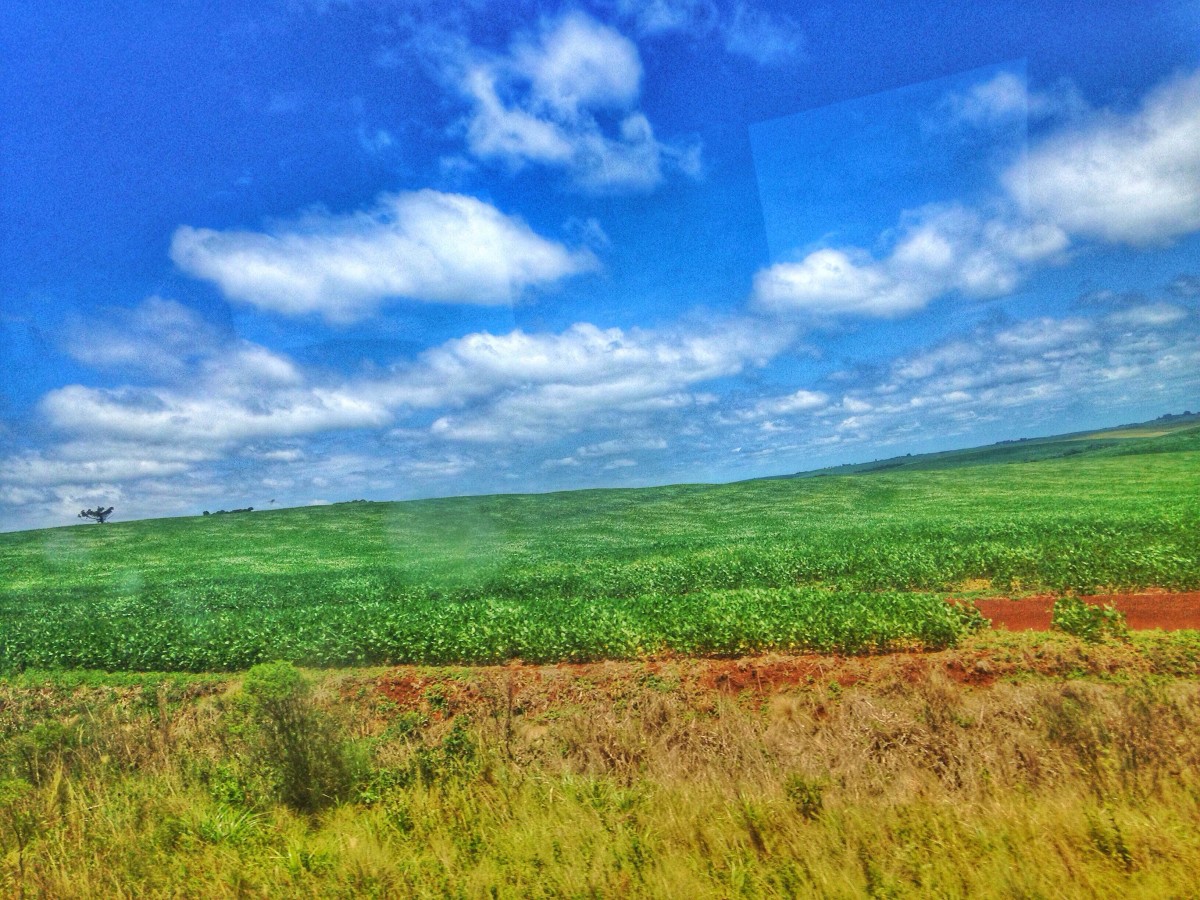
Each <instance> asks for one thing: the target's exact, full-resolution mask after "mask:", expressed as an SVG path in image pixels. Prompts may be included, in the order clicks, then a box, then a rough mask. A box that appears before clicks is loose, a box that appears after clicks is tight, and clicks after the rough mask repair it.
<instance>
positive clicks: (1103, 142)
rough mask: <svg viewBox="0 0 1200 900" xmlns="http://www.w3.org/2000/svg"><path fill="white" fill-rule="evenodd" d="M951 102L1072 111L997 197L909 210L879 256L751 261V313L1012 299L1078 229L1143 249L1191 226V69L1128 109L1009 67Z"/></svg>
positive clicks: (1197, 170)
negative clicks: (1104, 105)
mask: <svg viewBox="0 0 1200 900" xmlns="http://www.w3.org/2000/svg"><path fill="white" fill-rule="evenodd" d="M947 103H948V104H949V107H950V109H951V113H952V115H953V116H955V117H957V118H958V119H960V120H964V121H968V120H969V121H973V122H975V123H977V124H980V123H986V122H991V121H996V120H998V119H1002V118H1004V117H1011V116H1016V115H1021V114H1026V113H1027V114H1029V115H1034V114H1035V113H1036V114H1037V115H1038V116H1043V117H1045V116H1051V115H1059V114H1062V113H1064V112H1066V111H1069V112H1071V113H1072V115H1073V116H1074V118H1073V119H1072V120H1071V122H1070V124H1068V125H1066V126H1065V127H1060V128H1059V129H1057V130H1056V131H1054V132H1052V133H1051V134H1049V135H1048V136H1047V137H1045V138H1043V139H1041V140H1040V141H1039V142H1037V143H1035V144H1034V145H1033V147H1032V148H1031V149H1030V151H1029V152H1028V154H1027V155H1026V156H1025V157H1024V158H1023V159H1022V160H1021V161H1019V162H1017V163H1015V164H1013V165H1011V166H1010V167H1009V168H1008V169H1006V170H1005V171H1004V172H1003V173H1002V175H1001V178H1000V185H999V187H1000V188H1002V189H1003V191H1004V193H1003V194H1001V195H999V196H997V197H995V198H993V199H992V200H991V201H990V202H988V203H987V204H984V205H981V206H979V207H974V208H973V207H968V206H965V205H962V204H937V205H930V206H926V207H923V208H921V209H917V210H910V211H908V212H906V213H904V214H903V215H902V216H901V220H900V223H899V225H898V226H897V228H895V229H893V230H892V231H890V232H888V233H885V234H883V235H881V237H880V244H881V245H882V246H883V247H884V248H885V249H884V252H882V253H875V254H873V253H871V252H870V251H868V250H866V249H864V248H860V247H820V248H818V249H816V250H813V251H811V252H809V253H808V254H806V255H805V256H804V257H803V258H801V259H799V260H798V261H785V262H779V263H776V264H774V265H772V266H770V267H768V268H766V269H763V270H761V271H760V272H758V273H757V275H756V276H755V279H754V301H755V303H756V304H757V305H758V306H759V307H760V308H762V309H766V310H770V311H773V312H777V313H804V314H807V315H809V316H813V317H817V318H819V317H822V316H865V317H880V318H891V317H899V316H904V315H908V314H911V313H913V312H916V311H917V310H920V309H923V308H924V307H925V306H927V305H928V304H929V303H930V302H931V301H932V300H934V299H936V298H938V297H941V296H944V295H958V296H962V297H966V298H987V297H999V296H1004V295H1005V294H1009V293H1011V292H1012V291H1014V290H1015V289H1016V288H1017V287H1018V286H1019V285H1020V283H1021V281H1022V279H1024V278H1025V277H1026V276H1027V275H1028V273H1029V272H1031V271H1032V270H1033V269H1034V268H1036V267H1037V266H1040V265H1045V264H1054V263H1059V262H1062V261H1065V260H1066V258H1067V256H1066V254H1067V252H1068V250H1069V249H1070V247H1071V244H1072V241H1073V239H1076V238H1092V239H1099V240H1102V241H1107V242H1113V243H1126V244H1132V245H1139V246H1140V245H1147V244H1161V243H1164V242H1169V241H1170V240H1172V239H1173V238H1176V237H1179V236H1181V235H1183V234H1187V233H1191V232H1194V231H1196V230H1198V229H1200V72H1197V73H1194V74H1192V75H1189V76H1186V77H1179V78H1175V79H1173V80H1171V81H1168V82H1166V83H1165V84H1163V85H1161V86H1160V87H1158V88H1157V89H1155V90H1154V91H1152V92H1151V93H1150V94H1149V95H1148V96H1147V97H1146V99H1145V101H1144V102H1143V103H1142V105H1141V106H1140V107H1139V109H1137V110H1136V111H1135V112H1133V113H1131V114H1128V115H1118V114H1115V113H1096V114H1089V115H1086V116H1085V115H1083V110H1084V109H1085V107H1084V105H1083V101H1082V100H1080V99H1079V97H1078V95H1077V94H1075V93H1074V91H1073V89H1070V88H1069V86H1064V87H1061V88H1060V89H1058V90H1057V91H1056V92H1050V93H1044V94H1031V93H1030V92H1029V91H1028V90H1027V89H1026V85H1025V82H1024V80H1023V79H1022V78H1020V77H1019V76H1017V75H1016V74H1014V73H1011V72H1001V73H998V74H997V75H995V76H994V77H992V78H991V79H989V80H987V81H983V82H980V83H979V84H977V85H975V86H974V87H973V88H971V89H969V90H968V91H966V92H965V93H960V94H957V95H953V96H951V97H950V98H949V100H948V101H947ZM1075 114H1078V115H1075ZM1181 284H1186V282H1181Z"/></svg>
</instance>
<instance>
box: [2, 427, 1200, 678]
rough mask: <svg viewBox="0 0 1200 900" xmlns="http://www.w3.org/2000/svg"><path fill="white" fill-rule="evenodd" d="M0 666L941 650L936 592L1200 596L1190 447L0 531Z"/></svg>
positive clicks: (1193, 443)
mask: <svg viewBox="0 0 1200 900" xmlns="http://www.w3.org/2000/svg"><path fill="white" fill-rule="evenodd" d="M0 569H2V571H3V572H4V577H3V582H2V584H0V671H9V672H11V671H20V670H23V669H27V668H44V667H52V668H58V667H78V668H95V669H107V670H164V671H204V670H222V669H241V668H245V667H247V666H250V665H253V664H255V663H257V662H261V661H264V660H269V659H287V660H292V661H295V662H297V663H302V664H307V665H320V666H335V665H348V664H363V663H399V662H419V663H448V662H466V663H470V662H476V663H480V662H499V661H504V660H508V659H513V658H520V659H524V660H526V661H556V660H588V659H600V658H627V657H636V656H642V655H647V654H657V653H663V652H675V653H681V654H696V655H711V654H740V653H746V652H755V651H761V650H770V649H781V650H789V649H791V650H800V649H813V650H824V651H829V650H841V651H849V652H863V651H873V650H881V649H889V648H899V647H926V648H930V647H941V646H948V645H952V644H953V643H954V642H955V641H956V640H957V639H958V638H959V637H960V636H961V635H962V634H963V633H964V631H965V630H967V629H969V628H971V627H972V626H973V625H974V624H977V623H974V622H973V621H972V620H971V618H970V617H969V616H965V615H963V614H960V613H959V612H957V611H956V610H954V609H952V608H949V607H947V606H946V604H944V603H943V602H942V599H941V598H942V597H944V595H945V593H946V592H953V591H961V590H963V589H964V588H974V589H976V590H978V589H981V588H984V587H987V588H988V589H990V590H1004V591H1012V590H1023V591H1030V590H1052V591H1056V592H1068V591H1079V592H1087V591H1093V590H1096V589H1100V588H1120V589H1127V588H1139V587H1147V586H1158V587H1165V588H1173V589H1194V588H1197V587H1200V429H1196V428H1194V427H1193V428H1191V429H1188V430H1183V431H1176V432H1173V433H1171V434H1168V435H1166V436H1163V437H1157V438H1142V439H1126V440H1122V441H1119V442H1115V445H1114V443H1113V442H1108V443H1103V444H1102V445H1101V446H1099V447H1097V448H1093V449H1091V450H1088V451H1086V452H1081V453H1077V454H1073V455H1071V456H1070V457H1067V458H1055V459H1045V460H1037V461H1032V462H1024V463H1001V464H995V463H992V464H985V465H976V466H964V465H962V464H961V460H952V464H949V465H948V466H947V467H946V468H943V469H926V470H916V471H885V472H876V473H872V474H869V475H853V476H837V477H824V478H806V479H775V480H762V481H755V482H743V483H740V484H732V485H718V486H712V485H682V486H672V487H661V488H647V489H639V490H603V491H601V490H596V491H574V492H569V493H559V494H542V495H519V496H517V495H513V496H490V497H480V498H453V499H446V500H433V501H418V502H406V503H363V502H359V503H347V504H340V505H335V506H329V507H313V508H300V509H287V510H277V511H270V512H254V513H239V514H236V515H226V516H209V517H197V518H183V519H168V520H152V521H142V522H130V523H110V524H107V525H103V526H100V525H84V526H75V527H70V528H61V529H50V530H43V531H33V532H21V533H12V534H4V535H0Z"/></svg>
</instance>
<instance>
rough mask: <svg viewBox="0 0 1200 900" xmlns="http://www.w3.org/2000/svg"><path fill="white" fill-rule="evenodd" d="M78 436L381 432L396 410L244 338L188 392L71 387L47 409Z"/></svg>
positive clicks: (168, 438) (185, 440)
mask: <svg viewBox="0 0 1200 900" xmlns="http://www.w3.org/2000/svg"><path fill="white" fill-rule="evenodd" d="M40 407H41V410H42V412H43V413H44V414H45V416H46V417H47V419H48V420H49V421H50V423H51V424H52V425H54V426H55V427H56V428H59V429H61V430H63V431H65V432H68V433H72V434H79V435H85V434H92V435H97V436H101V437H105V438H110V439H118V440H133V441H149V442H153V443H162V444H170V445H175V446H179V445H188V446H197V447H219V446H223V445H226V444H230V443H236V442H245V441H250V440H255V439H259V438H277V437H289V436H295V435H306V434H314V433H317V432H320V431H328V430H332V429H341V428H364V427H377V426H380V425H383V424H386V422H388V421H389V419H390V413H389V411H388V410H387V409H386V408H384V407H383V406H381V405H380V404H379V403H378V402H375V401H373V400H371V399H370V398H364V397H361V396H357V395H356V394H355V393H353V392H352V391H351V390H349V389H347V388H346V387H345V386H338V385H333V386H322V385H312V384H308V383H306V379H305V377H304V375H303V374H302V373H301V372H300V370H299V369H298V368H297V367H296V366H295V364H294V363H292V362H291V360H288V359H286V358H285V357H282V356H279V355H278V354H274V353H271V352H270V351H269V350H267V349H266V348H264V347H260V346H258V345H255V344H251V343H249V342H246V341H243V342H240V343H239V344H238V345H236V346H235V347H233V348H231V349H230V351H229V352H227V353H225V354H223V355H221V356H219V357H214V358H213V359H211V360H209V361H207V362H206V363H205V364H204V365H203V366H202V367H201V369H200V371H199V373H198V375H197V376H196V378H195V379H194V381H193V382H192V383H191V384H189V385H188V386H186V387H185V388H183V389H177V388H170V387H153V388H129V387H122V388H93V387H85V386H83V385H68V386H66V387H62V388H58V389H57V390H53V391H51V392H50V393H48V394H47V395H46V396H45V397H43V398H42V401H41V404H40Z"/></svg>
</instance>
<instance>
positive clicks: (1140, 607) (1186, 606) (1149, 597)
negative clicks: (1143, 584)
mask: <svg viewBox="0 0 1200 900" xmlns="http://www.w3.org/2000/svg"><path fill="white" fill-rule="evenodd" d="M1083 599H1084V600H1085V601H1087V602H1088V603H1095V604H1098V605H1101V606H1103V605H1107V604H1110V603H1111V604H1112V605H1113V606H1115V607H1116V608H1117V609H1118V610H1119V611H1120V612H1122V613H1124V614H1125V621H1126V622H1127V623H1128V624H1129V627H1130V628H1136V629H1139V630H1142V629H1150V628H1161V629H1163V630H1164V631H1175V630H1178V629H1181V628H1200V591H1191V592H1189V593H1180V594H1169V593H1145V594H1098V595H1095V596H1091V597H1084V598H1083ZM1054 600H1055V598H1054V597H1052V596H1038V597H1027V598H1025V599H1023V600H1009V599H1006V598H1004V597H990V598H988V599H986V600H976V601H975V606H976V608H977V609H978V610H979V611H980V612H981V613H983V614H984V615H985V616H987V618H989V619H991V620H992V627H993V628H1001V629H1004V630H1005V631H1031V630H1032V631H1045V630H1046V629H1048V628H1049V627H1050V610H1051V608H1052V607H1053V606H1054Z"/></svg>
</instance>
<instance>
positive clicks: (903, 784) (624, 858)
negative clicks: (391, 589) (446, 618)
mask: <svg viewBox="0 0 1200 900" xmlns="http://www.w3.org/2000/svg"><path fill="white" fill-rule="evenodd" d="M1197 649H1198V648H1197V643H1196V639H1195V635H1188V634H1182V633H1181V634H1179V635H1175V636H1166V635H1145V636H1138V637H1137V638H1135V640H1134V642H1133V643H1132V644H1129V645H1117V644H1109V645H1102V646H1099V647H1091V646H1087V645H1083V644H1080V643H1078V642H1076V641H1073V640H1071V639H1067V638H1061V637H1056V638H1047V637H1046V636H1038V637H1031V636H1028V635H990V636H984V637H980V638H978V639H975V640H974V641H973V642H972V643H971V644H969V645H968V646H965V647H963V648H960V649H959V650H957V651H950V652H947V653H943V654H927V655H920V656H914V655H902V654H898V655H893V656H884V657H872V658H856V659H836V658H818V657H805V658H790V657H773V658H768V659H756V660H742V661H737V660H666V661H658V662H652V663H608V664H598V665H595V666H587V667H546V668H540V669H539V668H533V667H517V666H510V667H499V668H478V669H400V670H387V671H384V670H340V671H338V670H335V671H329V672H325V673H310V674H311V675H312V676H313V678H314V680H315V681H316V684H315V691H314V694H313V698H312V702H313V703H314V704H315V705H316V708H317V709H318V711H319V712H320V714H321V715H323V716H325V717H328V718H330V719H333V720H336V721H337V722H338V723H339V725H340V728H341V730H342V733H343V734H344V735H345V740H346V742H347V748H348V752H349V753H350V754H351V755H352V756H353V757H354V758H355V759H357V760H358V762H359V767H358V769H357V770H356V771H357V773H358V774H357V779H358V781H357V788H356V789H357V794H356V799H354V800H353V801H351V802H345V803H338V804H333V805H331V806H329V807H328V808H326V809H325V810H324V811H322V812H320V813H316V814H312V815H302V814H298V813H296V812H293V811H291V810H289V809H288V808H287V807H285V806H283V805H281V804H280V803H278V802H275V801H274V800H273V799H272V797H271V795H270V793H269V791H267V790H266V788H265V787H264V784H265V782H263V781H262V779H261V777H260V776H261V773H259V772H255V771H253V770H252V767H250V766H249V764H248V763H247V761H246V758H245V757H243V756H242V755H241V754H242V752H243V750H244V746H245V745H244V744H243V743H242V738H241V737H240V736H239V735H240V734H241V732H239V729H240V728H242V727H244V724H245V723H244V722H241V720H239V719H238V718H237V703H236V697H237V694H238V690H239V682H238V680H237V679H229V680H217V679H195V680H185V679H176V680H158V681H155V680H153V679H148V680H144V681H139V680H138V679H135V678H129V677H128V676H126V677H124V678H120V677H99V678H94V679H82V680H80V681H79V682H78V683H73V682H71V681H70V680H68V679H67V678H66V677H64V676H59V677H58V678H56V679H50V678H47V679H44V680H39V679H37V678H36V677H30V678H25V679H23V680H18V681H9V682H0V761H2V762H3V765H4V766H5V767H6V769H7V770H6V771H5V772H4V775H5V776H7V777H9V778H16V779H19V781H20V782H21V783H24V784H28V785H29V788H28V789H27V790H25V791H24V792H21V793H19V795H15V794H14V795H13V798H12V799H11V802H10V803H9V804H8V805H7V806H6V807H5V808H4V814H3V816H0V834H2V838H0V840H2V841H3V844H0V854H2V861H0V892H6V893H7V894H9V895H11V896H18V897H19V896H26V897H36V896H47V897H56V898H57V897H63V898H70V897H130V898H132V897H156V896H158V897H239V896H252V897H296V896H313V897H325V896H344V897H360V896H378V897H408V896H421V897H443V896H460V897H489V896H500V897H527V896H529V897H563V896H565V897H576V896H578V897H586V896H599V897H609V896H611V897H626V896H658V897H692V898H707V897H714V898H716V897H733V896H748V897H788V896H824V897H860V896H897V897H906V896H912V897H927V896H946V897H958V896H963V897H965V896H970V897H1015V896H1023V897H1039V896H1041V897H1105V896H1147V897H1172V896H1175V897H1188V896H1196V895H1198V894H1200V779H1198V778H1197V774H1198V772H1200V744H1198V742H1196V740H1195V735H1196V734H1200V685H1198V684H1197V682H1196V680H1195V676H1196V674H1197ZM1068 675H1069V676H1071V677H1067V676H1068ZM239 723H240V724H239ZM9 783H10V784H12V783H15V782H11V781H10V782H9ZM18 838H20V840H19V841H18ZM18 843H20V845H21V846H20V850H19V852H18V847H17V845H18Z"/></svg>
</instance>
